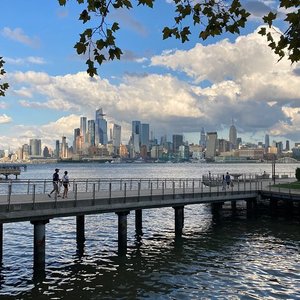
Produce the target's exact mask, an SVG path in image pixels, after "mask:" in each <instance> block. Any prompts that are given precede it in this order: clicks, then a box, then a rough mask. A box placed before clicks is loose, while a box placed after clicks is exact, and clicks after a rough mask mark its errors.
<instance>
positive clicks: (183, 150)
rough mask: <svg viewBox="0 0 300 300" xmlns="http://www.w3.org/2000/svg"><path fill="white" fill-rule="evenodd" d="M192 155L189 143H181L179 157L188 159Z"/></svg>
mask: <svg viewBox="0 0 300 300" xmlns="http://www.w3.org/2000/svg"><path fill="white" fill-rule="evenodd" d="M189 156H190V150H189V146H188V145H180V146H179V148H178V158H179V159H180V160H188V159H189Z"/></svg>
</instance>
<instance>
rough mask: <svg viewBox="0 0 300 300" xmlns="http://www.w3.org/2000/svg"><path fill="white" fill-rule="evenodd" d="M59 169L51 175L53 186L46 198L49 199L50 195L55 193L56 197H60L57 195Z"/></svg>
mask: <svg viewBox="0 0 300 300" xmlns="http://www.w3.org/2000/svg"><path fill="white" fill-rule="evenodd" d="M58 172H59V169H55V172H54V173H53V177H52V184H53V190H52V191H51V192H50V193H49V194H48V197H49V198H51V194H52V193H54V192H55V193H56V195H57V197H60V195H59V186H58V184H59V182H60V179H59V174H58Z"/></svg>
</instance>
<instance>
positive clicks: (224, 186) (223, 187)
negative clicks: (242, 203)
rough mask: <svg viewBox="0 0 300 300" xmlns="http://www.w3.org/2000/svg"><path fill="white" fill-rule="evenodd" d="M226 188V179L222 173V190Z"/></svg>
mask: <svg viewBox="0 0 300 300" xmlns="http://www.w3.org/2000/svg"><path fill="white" fill-rule="evenodd" d="M224 190H226V179H225V176H224V174H223V175H222V191H224Z"/></svg>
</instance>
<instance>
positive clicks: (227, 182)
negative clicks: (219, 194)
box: [225, 172, 231, 189]
mask: <svg viewBox="0 0 300 300" xmlns="http://www.w3.org/2000/svg"><path fill="white" fill-rule="evenodd" d="M225 180H226V184H227V188H228V189H229V186H230V182H231V178H230V175H229V173H228V172H227V173H226V176H225Z"/></svg>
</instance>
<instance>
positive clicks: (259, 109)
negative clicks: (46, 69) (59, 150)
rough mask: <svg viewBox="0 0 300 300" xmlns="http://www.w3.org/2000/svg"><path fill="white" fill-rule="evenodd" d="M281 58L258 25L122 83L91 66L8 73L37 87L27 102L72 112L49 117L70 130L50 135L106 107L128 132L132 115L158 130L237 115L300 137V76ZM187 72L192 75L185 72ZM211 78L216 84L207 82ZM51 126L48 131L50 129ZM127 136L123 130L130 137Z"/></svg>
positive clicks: (243, 128)
mask: <svg viewBox="0 0 300 300" xmlns="http://www.w3.org/2000/svg"><path fill="white" fill-rule="evenodd" d="M277 59H278V58H277V57H276V56H275V55H274V54H273V53H272V52H271V50H270V49H269V48H268V46H267V45H266V42H265V39H264V38H263V37H261V36H260V35H258V34H257V31H255V32H254V33H252V34H249V35H247V36H241V37H239V38H237V39H236V41H235V42H229V41H228V40H222V41H220V42H217V43H215V44H212V45H208V46H203V45H199V44H197V45H196V46H195V47H194V48H192V49H190V50H187V51H183V50H181V51H165V52H164V53H163V54H162V55H161V56H155V57H153V58H152V65H153V66H157V65H159V66H161V67H165V68H168V69H169V70H171V72H172V73H169V74H145V73H143V74H126V75H124V76H123V78H119V80H118V82H119V84H113V83H111V82H110V81H109V80H107V79H103V78H100V77H95V78H90V77H89V76H88V75H87V74H86V73H85V72H79V73H77V74H68V75H65V76H50V75H48V74H47V73H41V72H32V71H31V72H26V73H22V72H16V73H14V74H10V81H11V82H12V86H13V88H15V92H16V93H19V95H20V96H21V97H22V93H23V97H26V96H25V94H26V91H30V94H29V92H28V96H31V95H32V97H27V98H30V100H24V99H22V100H20V102H19V103H20V104H21V105H22V106H25V107H26V108H28V109H44V110H49V109H51V110H52V111H53V112H56V111H59V112H60V113H62V114H69V115H70V117H68V118H69V119H61V118H60V119H59V120H57V121H56V122H54V123H51V124H50V125H49V128H52V127H53V126H56V127H59V128H63V127H65V128H64V130H63V131H64V132H62V131H56V130H52V131H51V135H50V133H49V134H48V137H49V138H48V140H49V141H50V140H51V138H52V143H53V141H54V140H55V139H58V138H60V135H61V134H63V133H64V134H70V135H69V138H70V139H71V138H72V135H73V129H74V128H75V127H78V126H79V125H77V126H75V127H74V126H73V125H74V124H75V123H76V122H77V123H78V122H79V116H80V115H84V116H87V118H88V119H94V114H95V110H96V109H98V108H100V107H102V108H103V110H104V112H105V113H106V115H107V118H108V119H114V120H115V122H116V123H118V124H121V125H122V126H124V128H125V127H126V128H127V130H124V131H123V130H122V131H123V133H124V134H125V132H126V133H129V131H130V130H128V128H129V129H130V124H131V121H132V120H141V121H142V122H145V123H149V124H150V126H151V129H152V130H153V131H154V132H155V134H156V136H157V137H159V136H160V135H162V134H166V133H168V134H173V133H180V132H191V131H193V132H194V131H197V130H200V128H201V127H204V128H205V130H208V131H210V130H220V129H223V128H226V127H229V126H230V124H231V120H232V118H234V119H235V124H236V126H237V128H238V132H240V133H241V132H243V133H245V134H246V133H248V134H252V135H253V133H255V132H259V133H262V132H270V131H272V133H273V134H276V135H278V136H279V135H286V137H290V138H293V139H296V136H297V135H298V136H299V117H298V115H299V109H300V97H299V95H298V90H299V86H300V76H298V73H299V72H296V71H297V70H298V69H297V65H291V64H290V62H288V61H287V60H285V59H283V60H282V61H280V62H279V63H277ZM149 70H150V68H149ZM182 73H184V74H185V75H186V76H188V77H190V78H191V79H192V80H193V83H189V82H186V81H183V80H181V79H180V78H181V75H182ZM175 75H176V76H178V77H175ZM206 81H209V82H211V84H210V85H209V86H207V85H205V87H204V86H203V85H202V83H203V82H204V83H205V82H206ZM32 99H34V100H32ZM270 103H272V105H270ZM288 108H289V109H290V110H288ZM71 116H72V117H71ZM76 118H78V119H77V120H75V119H76ZM71 120H72V121H71ZM58 124H59V125H58ZM47 126H48V125H45V128H44V130H45V132H42V134H45V135H46V128H48V127H47ZM56 127H55V128H56ZM49 132H50V130H49ZM128 138H129V136H125V135H123V139H124V140H126V141H127V140H128ZM299 139H300V138H299Z"/></svg>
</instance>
